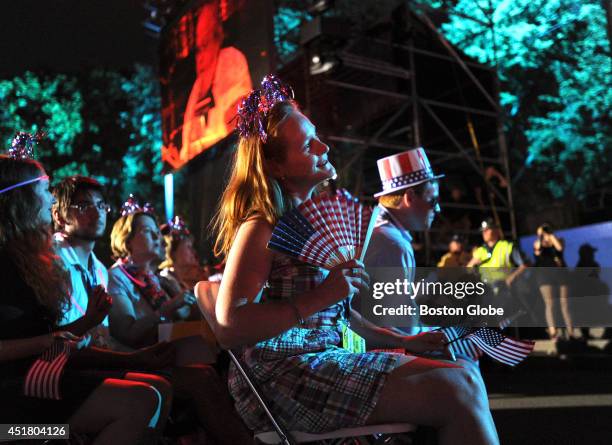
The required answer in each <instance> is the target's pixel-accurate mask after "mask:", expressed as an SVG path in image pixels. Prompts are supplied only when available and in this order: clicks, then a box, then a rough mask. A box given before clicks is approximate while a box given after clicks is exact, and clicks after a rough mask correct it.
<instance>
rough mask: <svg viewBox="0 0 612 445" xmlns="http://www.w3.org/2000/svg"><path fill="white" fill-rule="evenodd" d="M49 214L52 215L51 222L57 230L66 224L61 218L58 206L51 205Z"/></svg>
mask: <svg viewBox="0 0 612 445" xmlns="http://www.w3.org/2000/svg"><path fill="white" fill-rule="evenodd" d="M51 215H52V216H53V223H54V224H55V227H56V228H57V229H59V230H62V229H63V228H64V226H65V225H66V220H65V219H64V218H62V215H61V214H60V211H59V207H58V206H56V205H54V206H53V208H52V209H51Z"/></svg>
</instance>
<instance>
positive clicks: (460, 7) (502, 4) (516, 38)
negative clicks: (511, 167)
mask: <svg viewBox="0 0 612 445" xmlns="http://www.w3.org/2000/svg"><path fill="white" fill-rule="evenodd" d="M464 16H469V17H474V18H476V19H477V20H478V21H473V20H468V19H466V18H465V17H464ZM442 31H443V32H444V34H445V35H446V36H447V38H448V39H449V40H450V41H451V42H452V43H454V44H455V45H457V46H458V47H460V48H461V49H462V50H463V51H464V52H465V53H467V54H468V55H470V56H472V57H475V58H477V59H478V60H479V61H481V62H483V63H488V64H495V63H497V66H498V72H499V76H500V80H501V82H502V94H501V100H502V105H503V106H504V107H505V110H506V112H507V115H508V116H509V119H508V120H507V125H508V128H507V129H508V133H509V135H510V141H511V148H513V150H514V151H513V155H514V160H515V161H518V163H520V164H522V165H524V166H525V167H526V168H528V169H529V170H530V171H531V173H532V174H533V176H534V177H535V178H539V182H540V183H541V185H545V186H546V188H547V189H548V190H549V192H550V193H551V195H552V196H553V197H556V198H559V197H562V196H566V195H568V194H571V195H574V196H576V197H582V196H584V195H585V194H587V193H588V192H589V191H591V190H593V189H595V188H597V187H599V186H601V185H602V184H606V183H610V181H612V170H611V169H610V168H609V166H610V165H611V162H612V130H611V127H610V125H609V122H610V120H611V119H610V118H611V116H610V110H611V109H612V88H611V86H612V84H611V79H612V70H611V61H610V42H609V39H608V36H607V34H606V13H605V10H604V9H603V8H602V4H601V2H599V1H598V0H586V1H583V2H575V1H573V0H553V1H551V0H513V1H508V0H459V1H457V2H456V4H455V5H454V7H453V8H452V9H451V12H450V13H449V15H448V21H447V23H445V24H443V25H442Z"/></svg>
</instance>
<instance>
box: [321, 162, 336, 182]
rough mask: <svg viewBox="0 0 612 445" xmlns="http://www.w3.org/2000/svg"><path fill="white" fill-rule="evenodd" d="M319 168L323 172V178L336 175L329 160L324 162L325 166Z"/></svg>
mask: <svg viewBox="0 0 612 445" xmlns="http://www.w3.org/2000/svg"><path fill="white" fill-rule="evenodd" d="M321 170H323V171H324V172H325V180H328V179H336V178H337V177H338V174H337V173H336V169H335V167H334V166H333V165H331V164H330V163H329V162H328V163H327V164H325V166H324V167H323V168H322V169H321Z"/></svg>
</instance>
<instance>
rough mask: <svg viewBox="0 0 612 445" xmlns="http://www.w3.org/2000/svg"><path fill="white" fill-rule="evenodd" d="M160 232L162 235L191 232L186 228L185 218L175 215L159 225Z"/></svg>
mask: <svg viewBox="0 0 612 445" xmlns="http://www.w3.org/2000/svg"><path fill="white" fill-rule="evenodd" d="M160 230H161V233H162V234H163V235H173V236H189V235H191V232H190V231H189V229H188V228H187V223H186V222H185V220H184V219H183V218H182V217H180V216H179V215H176V216H175V217H174V218H172V219H171V220H169V221H168V222H167V223H166V224H164V225H162V226H161V227H160Z"/></svg>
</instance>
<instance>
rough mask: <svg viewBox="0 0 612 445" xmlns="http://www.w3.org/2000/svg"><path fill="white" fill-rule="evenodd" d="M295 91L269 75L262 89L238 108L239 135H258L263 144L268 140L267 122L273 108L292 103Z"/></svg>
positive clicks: (262, 84)
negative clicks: (288, 102) (287, 102)
mask: <svg viewBox="0 0 612 445" xmlns="http://www.w3.org/2000/svg"><path fill="white" fill-rule="evenodd" d="M293 98H294V94H293V89H292V88H291V87H290V86H289V85H285V84H284V83H282V82H281V80H280V79H279V78H278V77H276V76H274V75H273V74H268V75H267V76H265V77H264V78H263V80H262V81H261V87H260V88H259V89H258V90H253V91H251V93H250V94H249V95H248V96H247V97H245V98H244V99H243V100H242V103H241V104H240V106H239V107H238V123H237V125H236V126H237V128H238V133H239V134H240V137H243V138H248V137H251V136H255V135H258V136H259V138H260V140H261V142H263V143H265V142H266V141H267V139H268V134H267V133H266V121H267V119H268V115H269V113H270V110H271V109H272V107H273V106H274V105H275V104H277V103H278V102H284V101H292V100H293Z"/></svg>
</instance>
